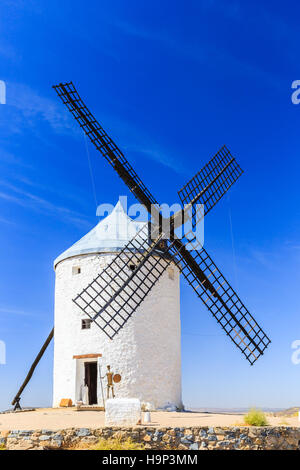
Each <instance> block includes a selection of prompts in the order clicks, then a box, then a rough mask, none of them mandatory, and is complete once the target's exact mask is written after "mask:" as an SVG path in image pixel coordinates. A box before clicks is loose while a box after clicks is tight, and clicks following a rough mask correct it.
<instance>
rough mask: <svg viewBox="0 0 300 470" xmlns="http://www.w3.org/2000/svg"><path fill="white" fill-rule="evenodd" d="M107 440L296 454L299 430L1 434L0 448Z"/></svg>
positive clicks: (148, 446) (147, 445) (136, 429)
mask: <svg viewBox="0 0 300 470" xmlns="http://www.w3.org/2000/svg"><path fill="white" fill-rule="evenodd" d="M100 437H102V438H108V437H121V438H122V439H123V438H124V439H126V438H128V437H131V439H132V440H133V441H135V442H142V443H143V444H144V445H145V448H146V449H161V450H163V449H166V450H167V449H179V450H214V449H218V450H227V449H235V450H298V449H299V442H300V428H296V427H295V428H293V427H283V426H282V427H269V426H268V427H259V428H254V427H244V426H243V427H222V428H221V427H215V428H212V427H186V428H153V427H144V426H139V427H134V428H109V427H106V428H101V429H86V428H80V429H64V430H59V431H49V430H46V429H44V430H39V431H2V433H1V437H0V445H1V444H4V445H5V446H6V448H7V449H9V450H30V449H45V450H47V449H63V448H68V447H69V446H73V445H75V444H77V443H82V442H85V443H90V444H91V445H92V444H94V443H96V442H97V441H98V439H99V438H100Z"/></svg>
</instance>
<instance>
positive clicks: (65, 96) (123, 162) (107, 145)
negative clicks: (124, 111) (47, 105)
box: [53, 82, 157, 213]
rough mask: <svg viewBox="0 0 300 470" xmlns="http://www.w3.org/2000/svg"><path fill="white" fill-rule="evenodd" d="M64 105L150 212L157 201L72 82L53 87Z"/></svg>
mask: <svg viewBox="0 0 300 470" xmlns="http://www.w3.org/2000/svg"><path fill="white" fill-rule="evenodd" d="M53 88H54V90H55V91H56V93H57V94H58V96H59V97H60V99H61V100H62V102H63V103H64V105H65V106H66V107H67V108H68V110H69V111H70V112H71V113H72V115H73V116H74V118H75V119H76V121H77V122H78V124H79V125H80V127H81V128H82V129H83V130H84V132H85V133H86V135H87V136H88V137H89V139H90V141H91V142H92V144H93V145H94V146H95V147H96V149H97V150H99V152H100V153H101V154H102V155H103V156H104V157H105V158H106V160H107V161H108V163H109V164H110V165H111V166H112V167H113V168H114V170H115V171H116V172H117V173H118V175H119V176H120V178H122V180H123V181H124V182H125V184H126V185H127V186H128V188H129V189H130V191H131V192H132V193H133V194H134V195H135V196H136V198H137V199H138V200H139V201H140V203H141V204H143V205H144V206H145V207H146V208H147V210H148V212H149V213H150V212H151V205H152V204H157V201H156V200H155V198H154V197H153V196H152V194H151V193H150V191H149V190H148V189H147V188H146V186H145V185H144V183H143V182H142V180H141V179H140V178H139V177H138V175H137V174H136V172H135V171H134V169H133V168H132V166H131V165H130V163H129V162H128V160H127V159H126V158H125V156H124V154H123V152H122V151H121V150H120V149H119V147H118V146H117V145H116V144H115V142H114V141H113V140H112V139H111V138H110V137H109V135H108V134H107V133H106V132H105V130H104V129H103V128H102V126H101V125H100V124H99V123H98V121H97V120H96V118H95V117H94V116H93V115H92V113H91V112H90V111H89V109H88V108H87V106H86V105H85V104H84V102H83V101H82V99H81V98H80V96H79V94H78V93H77V90H76V88H75V86H74V85H73V83H72V82H70V83H64V84H63V83H60V84H59V85H56V86H54V87H53Z"/></svg>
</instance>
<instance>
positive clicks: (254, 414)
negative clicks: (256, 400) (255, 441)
mask: <svg viewBox="0 0 300 470" xmlns="http://www.w3.org/2000/svg"><path fill="white" fill-rule="evenodd" d="M244 422H245V424H248V425H249V426H268V424H269V423H268V421H267V418H266V415H265V414H264V413H263V412H262V411H260V410H257V409H256V408H251V410H249V412H248V413H247V414H246V415H245V416H244Z"/></svg>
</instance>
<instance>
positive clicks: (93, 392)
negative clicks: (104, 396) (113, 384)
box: [84, 362, 98, 405]
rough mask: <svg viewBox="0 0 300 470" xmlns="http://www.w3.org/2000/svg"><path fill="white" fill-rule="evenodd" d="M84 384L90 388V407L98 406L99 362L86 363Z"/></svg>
mask: <svg viewBox="0 0 300 470" xmlns="http://www.w3.org/2000/svg"><path fill="white" fill-rule="evenodd" d="M84 383H85V385H87V386H88V388H89V405H96V404H97V402H98V400H97V362H85V363H84Z"/></svg>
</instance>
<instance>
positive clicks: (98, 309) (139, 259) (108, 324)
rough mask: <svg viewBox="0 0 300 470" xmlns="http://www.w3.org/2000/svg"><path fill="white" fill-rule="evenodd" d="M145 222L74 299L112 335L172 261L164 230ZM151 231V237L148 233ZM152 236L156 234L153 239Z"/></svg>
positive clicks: (127, 318)
mask: <svg viewBox="0 0 300 470" xmlns="http://www.w3.org/2000/svg"><path fill="white" fill-rule="evenodd" d="M158 232H159V230H158V231H157V233H156V235H155V230H154V229H153V228H149V227H148V224H147V223H146V224H145V225H144V226H143V227H142V229H141V230H140V231H139V232H138V233H137V234H136V235H135V236H134V237H133V238H132V239H131V240H130V242H129V243H128V244H127V245H126V246H125V247H124V248H123V249H122V251H121V252H120V253H119V254H118V255H117V256H116V257H115V258H114V260H113V261H112V262H111V263H110V264H109V265H108V266H107V267H106V268H105V269H104V270H103V271H102V272H101V273H100V274H99V275H98V276H97V277H96V278H95V279H94V280H93V281H92V282H91V283H90V284H89V285H88V286H87V287H86V288H85V289H84V290H83V291H82V292H81V293H80V294H78V296H76V298H75V299H73V302H74V303H75V304H76V305H77V306H78V307H79V308H80V309H81V310H82V311H83V312H84V313H85V314H86V315H88V316H89V318H91V319H92V320H93V321H94V322H95V323H96V324H97V325H98V326H99V327H100V328H101V330H102V331H104V333H105V334H106V335H107V336H108V337H109V338H111V339H112V338H113V337H114V336H115V335H116V334H117V333H118V332H119V331H120V329H121V328H123V326H124V325H125V323H126V322H127V321H128V320H129V318H130V317H131V315H132V314H133V312H135V310H136V309H137V308H138V306H139V305H140V304H141V302H142V301H143V300H144V299H145V297H146V296H147V294H148V293H149V292H150V290H151V289H152V287H153V286H154V285H155V284H156V282H157V281H158V279H159V278H160V276H161V275H162V274H163V272H164V271H165V269H166V268H167V267H168V266H169V264H170V263H171V261H172V258H171V257H170V255H168V254H167V255H166V256H164V254H165V248H166V245H165V242H164V241H163V233H161V232H160V233H158ZM150 233H151V239H150V237H149V234H150ZM153 236H155V238H154V239H153Z"/></svg>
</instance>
